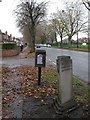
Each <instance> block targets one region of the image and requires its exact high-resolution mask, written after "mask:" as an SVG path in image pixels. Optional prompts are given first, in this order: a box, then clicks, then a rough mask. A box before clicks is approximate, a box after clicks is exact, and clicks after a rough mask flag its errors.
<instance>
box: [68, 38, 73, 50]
mask: <svg viewBox="0 0 90 120" xmlns="http://www.w3.org/2000/svg"><path fill="white" fill-rule="evenodd" d="M71 39H72V37H71V36H68V48H71V45H72V44H71Z"/></svg>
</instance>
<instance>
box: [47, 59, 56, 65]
mask: <svg viewBox="0 0 90 120" xmlns="http://www.w3.org/2000/svg"><path fill="white" fill-rule="evenodd" d="M48 60H49V61H50V62H52V63H53V64H54V65H56V63H55V62H53V61H52V60H51V59H48Z"/></svg>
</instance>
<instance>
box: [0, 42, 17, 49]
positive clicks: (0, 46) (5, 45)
mask: <svg viewBox="0 0 90 120" xmlns="http://www.w3.org/2000/svg"><path fill="white" fill-rule="evenodd" d="M15 48H17V45H16V43H2V44H0V49H7V50H9V49H15Z"/></svg>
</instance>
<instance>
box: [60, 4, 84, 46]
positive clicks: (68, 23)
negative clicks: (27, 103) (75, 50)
mask: <svg viewBox="0 0 90 120" xmlns="http://www.w3.org/2000/svg"><path fill="white" fill-rule="evenodd" d="M80 7H81V6H80V5H79V3H78V2H75V3H73V2H72V3H71V4H66V9H65V10H62V11H59V12H58V16H59V18H60V19H61V22H62V24H63V26H64V31H65V32H66V35H67V36H68V41H69V47H70V46H71V39H72V37H73V36H74V35H75V34H77V33H78V32H80V31H83V30H84V29H85V24H86V21H83V19H82V15H83V13H82V11H81V9H80Z"/></svg>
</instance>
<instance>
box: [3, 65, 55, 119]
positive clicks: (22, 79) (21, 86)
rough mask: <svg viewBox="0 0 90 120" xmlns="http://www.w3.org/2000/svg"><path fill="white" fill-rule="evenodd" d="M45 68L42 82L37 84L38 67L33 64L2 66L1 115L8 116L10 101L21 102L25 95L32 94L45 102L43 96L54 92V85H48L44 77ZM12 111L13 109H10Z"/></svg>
mask: <svg viewBox="0 0 90 120" xmlns="http://www.w3.org/2000/svg"><path fill="white" fill-rule="evenodd" d="M45 72H46V69H42V77H41V78H42V82H41V86H38V84H37V82H38V77H37V76H38V75H37V74H38V69H37V68H35V67H33V66H26V65H25V66H21V67H16V68H11V69H10V68H7V67H2V96H3V99H2V104H3V106H2V107H3V117H5V116H6V117H5V118H7V117H10V116H9V109H10V108H11V107H12V103H13V102H14V103H15V101H16V99H18V97H19V98H20V97H21V99H20V100H18V103H17V104H21V103H22V102H23V99H24V98H25V97H26V96H32V97H33V98H34V99H39V100H40V101H41V103H43V104H47V103H46V101H45V96H51V95H53V94H55V93H56V91H57V89H56V87H55V86H54V85H53V86H54V87H53V86H52V85H48V82H47V81H46V79H45ZM12 112H13V111H12Z"/></svg>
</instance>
